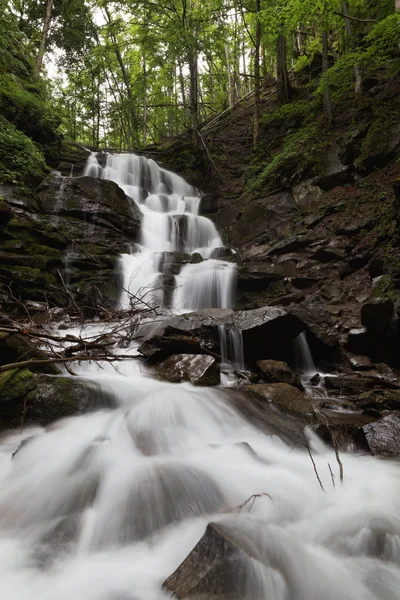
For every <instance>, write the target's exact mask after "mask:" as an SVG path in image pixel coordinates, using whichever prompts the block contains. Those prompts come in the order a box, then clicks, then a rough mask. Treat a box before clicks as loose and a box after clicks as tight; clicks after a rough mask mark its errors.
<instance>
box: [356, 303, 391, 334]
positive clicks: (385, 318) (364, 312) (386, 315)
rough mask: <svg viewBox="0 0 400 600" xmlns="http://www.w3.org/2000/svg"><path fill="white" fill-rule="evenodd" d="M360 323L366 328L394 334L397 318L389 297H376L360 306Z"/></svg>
mask: <svg viewBox="0 0 400 600" xmlns="http://www.w3.org/2000/svg"><path fill="white" fill-rule="evenodd" d="M361 323H362V324H363V325H364V327H367V329H371V330H372V331H377V332H378V333H384V334H387V335H390V336H396V335H397V333H398V319H397V317H396V315H395V311H394V304H393V302H392V300H390V299H389V298H376V299H373V300H370V301H369V302H366V303H365V304H364V305H363V306H362V307H361Z"/></svg>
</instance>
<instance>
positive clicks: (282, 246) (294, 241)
mask: <svg viewBox="0 0 400 600" xmlns="http://www.w3.org/2000/svg"><path fill="white" fill-rule="evenodd" d="M313 241H315V238H314V237H312V236H311V235H309V234H303V235H292V236H290V237H287V238H285V239H283V240H282V241H281V242H278V243H276V244H275V245H274V246H273V247H272V248H271V250H270V251H269V254H270V255H271V256H274V255H275V254H287V253H288V252H298V251H299V250H303V249H304V248H306V247H307V246H309V244H310V243H311V242H313Z"/></svg>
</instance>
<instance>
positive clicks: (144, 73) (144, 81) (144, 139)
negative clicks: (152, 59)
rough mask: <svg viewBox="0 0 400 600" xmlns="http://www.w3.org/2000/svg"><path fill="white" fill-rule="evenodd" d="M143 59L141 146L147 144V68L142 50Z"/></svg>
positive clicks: (144, 53) (143, 50)
mask: <svg viewBox="0 0 400 600" xmlns="http://www.w3.org/2000/svg"><path fill="white" fill-rule="evenodd" d="M142 57H143V146H146V144H147V66H146V51H145V49H144V48H142Z"/></svg>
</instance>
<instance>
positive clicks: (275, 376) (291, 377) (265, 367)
mask: <svg viewBox="0 0 400 600" xmlns="http://www.w3.org/2000/svg"><path fill="white" fill-rule="evenodd" d="M257 367H258V368H259V369H260V371H261V373H262V378H263V379H264V381H266V382H267V383H288V384H289V385H294V386H295V387H298V388H299V389H302V385H301V382H300V378H299V377H298V375H296V374H295V373H293V371H292V369H291V368H290V367H289V365H288V364H287V363H285V362H282V361H279V360H259V361H258V362H257Z"/></svg>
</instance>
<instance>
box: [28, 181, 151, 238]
mask: <svg viewBox="0 0 400 600" xmlns="http://www.w3.org/2000/svg"><path fill="white" fill-rule="evenodd" d="M38 198H39V206H40V209H41V210H42V211H43V212H44V213H46V214H51V215H64V216H70V217H75V218H78V219H83V220H85V221H88V222H91V223H93V224H95V225H99V226H101V227H105V228H111V229H117V230H118V231H120V232H122V233H124V234H126V235H129V237H130V239H131V240H132V241H135V240H136V238H137V237H138V234H139V230H140V223H141V218H142V215H141V212H140V210H139V208H138V207H137V206H136V204H135V203H134V202H132V201H131V200H129V199H128V197H127V196H126V195H125V193H124V192H123V191H122V189H121V188H120V187H119V186H118V185H117V184H116V183H114V182H113V181H108V180H105V179H96V178H94V177H78V178H70V177H65V178H63V177H61V175H59V174H58V175H57V174H55V173H52V174H51V175H49V176H48V177H47V178H46V179H45V180H44V181H43V183H42V184H41V185H40V187H39V188H38Z"/></svg>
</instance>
